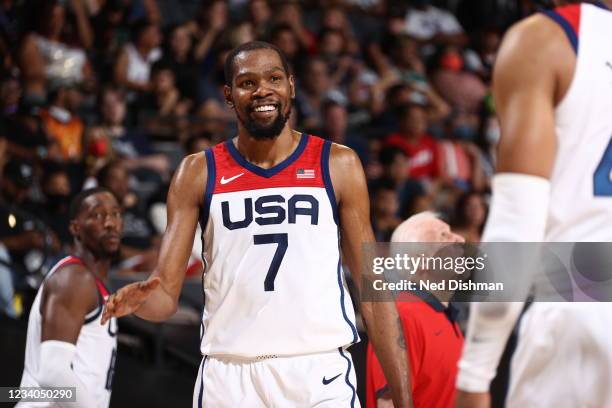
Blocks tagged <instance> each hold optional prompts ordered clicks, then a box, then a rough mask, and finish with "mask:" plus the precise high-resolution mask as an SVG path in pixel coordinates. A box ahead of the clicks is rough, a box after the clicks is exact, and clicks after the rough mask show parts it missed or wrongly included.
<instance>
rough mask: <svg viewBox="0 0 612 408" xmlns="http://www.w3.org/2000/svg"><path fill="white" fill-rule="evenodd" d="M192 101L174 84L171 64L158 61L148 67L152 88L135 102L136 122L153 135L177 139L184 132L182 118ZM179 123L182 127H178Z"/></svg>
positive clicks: (184, 127)
mask: <svg viewBox="0 0 612 408" xmlns="http://www.w3.org/2000/svg"><path fill="white" fill-rule="evenodd" d="M191 107H192V102H191V100H189V99H186V98H184V97H183V96H182V95H181V93H180V92H179V90H178V88H177V87H176V83H175V76H174V72H173V71H172V69H171V66H170V64H167V63H165V62H164V61H158V62H156V63H155V64H153V67H152V70H151V91H150V92H147V93H146V94H142V95H141V97H140V99H139V100H138V101H137V109H138V113H139V117H138V124H139V125H140V126H142V127H143V128H144V129H145V130H146V131H147V132H149V133H150V134H152V135H155V136H158V137H161V138H164V139H180V138H181V133H184V132H185V131H186V127H187V126H186V125H188V124H187V123H185V121H184V119H185V116H187V114H188V113H189V111H190V110H191ZM181 125H182V126H181Z"/></svg>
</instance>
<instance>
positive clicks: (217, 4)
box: [187, 0, 229, 74]
mask: <svg viewBox="0 0 612 408" xmlns="http://www.w3.org/2000/svg"><path fill="white" fill-rule="evenodd" d="M228 22H229V16H228V9H227V2H226V1H225V0H212V1H210V2H206V1H204V2H202V5H201V7H200V9H199V11H198V15H197V16H196V18H195V20H192V21H190V22H188V23H187V28H188V29H189V31H190V32H191V35H192V36H194V37H195V38H196V43H195V46H194V49H193V55H194V57H195V59H196V60H197V61H204V63H205V64H204V65H206V63H207V62H210V61H211V60H213V61H214V59H215V58H216V57H217V56H216V55H215V52H214V51H215V46H217V45H218V44H217V43H218V41H219V39H220V37H221V35H222V34H223V32H224V31H225V29H226V28H227V26H228ZM202 73H203V74H207V73H208V71H207V70H206V68H204V69H203V71H202Z"/></svg>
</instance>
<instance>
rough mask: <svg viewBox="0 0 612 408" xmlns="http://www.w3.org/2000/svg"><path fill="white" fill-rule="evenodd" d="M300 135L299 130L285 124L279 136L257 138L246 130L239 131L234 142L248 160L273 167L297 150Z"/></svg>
mask: <svg viewBox="0 0 612 408" xmlns="http://www.w3.org/2000/svg"><path fill="white" fill-rule="evenodd" d="M300 136H301V134H300V133H299V132H297V131H295V130H291V128H289V126H285V128H284V129H283V130H282V132H281V134H280V135H279V136H278V137H276V138H274V139H269V140H260V139H255V138H253V137H251V136H250V135H248V134H247V133H246V132H241V131H239V132H238V137H237V138H236V139H234V140H233V143H234V145H235V146H236V148H237V149H238V151H239V152H240V154H241V155H242V156H243V157H244V158H245V159H247V161H249V162H251V163H253V164H255V165H257V166H259V167H262V168H271V167H274V166H276V165H277V164H279V163H281V162H282V161H283V160H285V159H286V158H287V157H289V156H290V155H291V153H293V152H294V151H295V149H296V148H297V145H298V144H299V142H300Z"/></svg>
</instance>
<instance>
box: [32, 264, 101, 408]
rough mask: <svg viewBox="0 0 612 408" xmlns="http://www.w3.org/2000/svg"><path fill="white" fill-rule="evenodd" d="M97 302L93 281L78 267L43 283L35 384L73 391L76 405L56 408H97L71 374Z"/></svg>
mask: <svg viewBox="0 0 612 408" xmlns="http://www.w3.org/2000/svg"><path fill="white" fill-rule="evenodd" d="M75 288H78V290H75ZM97 301H98V294H97V292H96V283H95V279H94V277H93V275H92V274H91V273H89V272H88V271H87V270H86V269H85V268H84V267H83V266H81V265H73V266H67V267H64V268H61V269H59V270H58V271H56V272H55V273H53V275H52V276H51V277H50V278H49V279H48V280H47V281H46V282H45V286H44V291H43V297H42V301H41V306H40V312H41V316H42V323H41V330H42V333H41V339H40V341H41V344H40V361H39V368H38V372H36V381H37V382H38V385H40V386H41V387H46V388H48V387H76V391H77V392H76V395H77V397H76V402H64V403H62V402H61V401H60V402H58V403H57V404H58V406H59V407H72V408H81V407H83V408H84V407H94V406H96V402H95V400H94V398H93V396H92V395H91V394H90V390H88V389H87V387H85V385H84V384H83V383H82V382H81V381H80V380H79V378H78V377H77V376H76V375H75V373H74V371H73V370H72V362H73V360H74V359H75V357H76V342H77V339H78V337H79V333H80V332H81V327H83V322H84V321H85V316H86V315H87V313H89V312H90V311H92V310H94V309H95V308H96V306H97V304H98V303H97Z"/></svg>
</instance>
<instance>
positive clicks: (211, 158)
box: [200, 149, 217, 248]
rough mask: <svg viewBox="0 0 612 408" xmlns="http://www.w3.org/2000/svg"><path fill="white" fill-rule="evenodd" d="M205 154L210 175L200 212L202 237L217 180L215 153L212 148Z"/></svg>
mask: <svg viewBox="0 0 612 408" xmlns="http://www.w3.org/2000/svg"><path fill="white" fill-rule="evenodd" d="M204 154H205V155H206V169H207V170H208V176H207V179H206V190H205V191H204V206H203V208H202V211H201V212H200V227H201V228H202V237H204V230H205V229H206V224H207V223H208V215H209V213H210V202H211V201H212V196H213V193H214V189H215V181H216V179H217V178H216V177H217V174H216V169H215V155H214V154H213V152H212V149H208V150H206V151H205V152H204ZM202 244H204V242H202ZM202 248H203V247H202Z"/></svg>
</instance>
